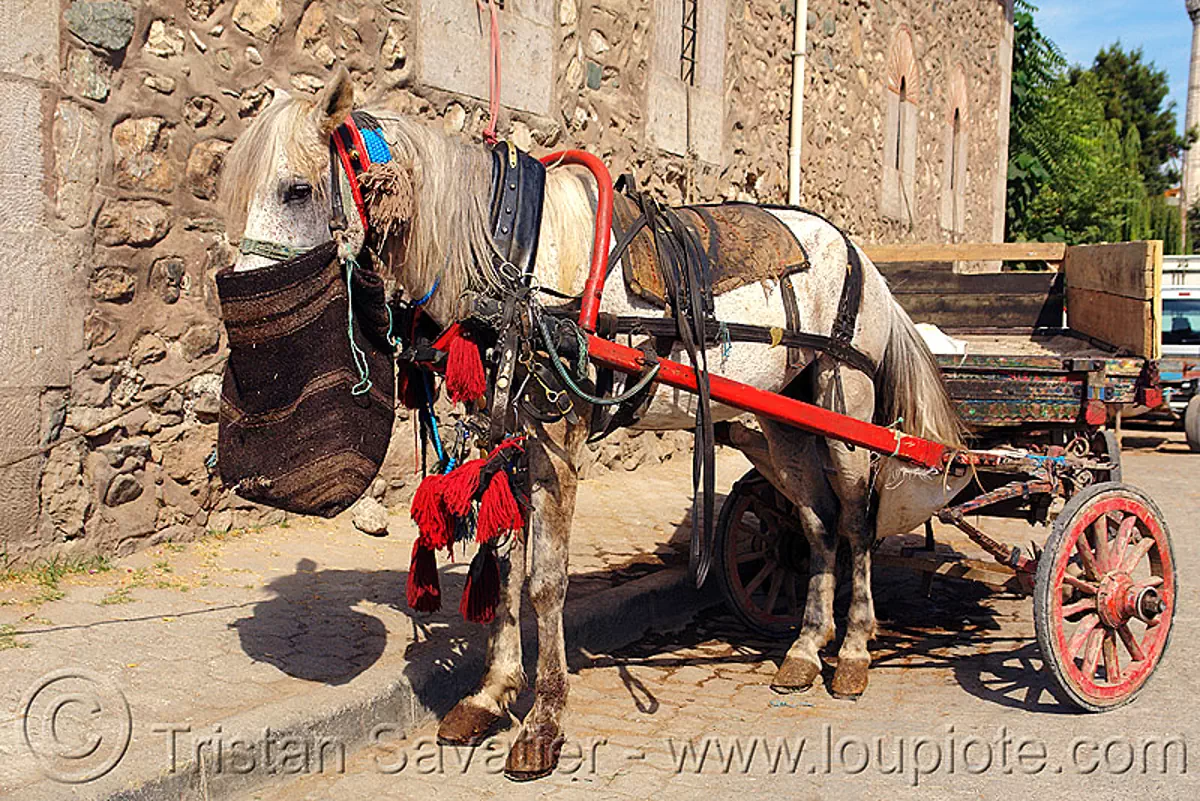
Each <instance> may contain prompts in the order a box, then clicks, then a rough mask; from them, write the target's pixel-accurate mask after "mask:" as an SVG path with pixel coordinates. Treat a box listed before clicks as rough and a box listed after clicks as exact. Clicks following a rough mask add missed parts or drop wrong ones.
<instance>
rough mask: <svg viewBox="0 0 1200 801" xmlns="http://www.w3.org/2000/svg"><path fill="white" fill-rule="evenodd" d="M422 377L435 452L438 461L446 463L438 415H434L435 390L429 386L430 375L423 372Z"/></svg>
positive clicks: (426, 411) (426, 410)
mask: <svg viewBox="0 0 1200 801" xmlns="http://www.w3.org/2000/svg"><path fill="white" fill-rule="evenodd" d="M421 374H422V376H423V377H424V381H423V382H422V383H424V384H425V413H426V414H427V415H429V430H430V432H431V433H432V434H433V451H434V453H436V454H437V457H438V461H439V462H441V461H444V460H445V458H446V453H445V451H443V450H442V437H441V435H440V434H439V433H438V424H437V415H435V414H434V413H433V389H432V388H431V387H430V386H429V383H430V379H429V373H428V372H426V371H424V370H422V371H421Z"/></svg>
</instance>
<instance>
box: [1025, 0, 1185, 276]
mask: <svg viewBox="0 0 1200 801" xmlns="http://www.w3.org/2000/svg"><path fill="white" fill-rule="evenodd" d="M1035 10H1036V9H1035V8H1034V7H1033V6H1032V5H1030V4H1029V3H1028V2H1026V0H1017V4H1016V11H1015V29H1014V44H1013V93H1012V119H1011V125H1010V134H1009V164H1008V208H1007V210H1006V211H1007V224H1008V231H1007V236H1008V239H1009V240H1010V241H1021V240H1028V241H1049V242H1067V243H1069V244H1084V243H1092V242H1106V241H1107V242H1113V241H1122V240H1130V239H1148V238H1152V239H1163V240H1164V245H1165V248H1166V252H1168V253H1173V252H1175V251H1177V250H1178V248H1179V234H1180V230H1179V229H1180V223H1179V219H1178V218H1179V215H1178V210H1177V209H1172V208H1171V207H1170V206H1168V205H1167V204H1166V200H1165V198H1164V197H1163V194H1162V193H1163V189H1164V188H1165V187H1166V185H1167V183H1166V182H1168V181H1169V180H1170V179H1171V177H1172V176H1171V174H1170V173H1168V172H1164V171H1162V170H1161V169H1160V166H1161V165H1162V164H1163V162H1164V161H1166V159H1167V157H1168V156H1169V155H1170V154H1173V153H1177V152H1178V146H1179V145H1181V144H1182V140H1181V139H1180V138H1179V137H1178V136H1174V139H1171V138H1169V137H1165V136H1164V134H1163V131H1162V125H1163V124H1168V125H1169V131H1170V132H1171V133H1172V135H1174V134H1173V132H1174V125H1175V122H1174V120H1175V117H1174V111H1173V110H1172V107H1171V106H1168V107H1167V108H1166V109H1165V110H1163V109H1160V108H1159V107H1160V106H1161V103H1162V100H1163V98H1164V97H1165V96H1166V88H1165V74H1164V73H1162V72H1160V71H1156V70H1154V68H1153V65H1146V64H1142V63H1141V52H1140V51H1134V52H1133V53H1132V54H1126V53H1124V52H1123V51H1122V50H1121V49H1120V47H1119V46H1118V45H1114V46H1113V47H1111V48H1107V49H1106V50H1103V51H1101V53H1100V55H1099V56H1097V58H1096V65H1095V67H1094V68H1093V69H1090V70H1084V69H1080V68H1078V67H1077V68H1074V69H1071V70H1067V68H1066V60H1065V59H1064V58H1063V56H1062V53H1061V52H1060V51H1059V50H1058V48H1057V47H1056V46H1055V44H1054V43H1053V42H1052V41H1050V40H1049V39H1047V38H1046V37H1045V36H1044V35H1043V34H1042V33H1041V32H1040V31H1039V30H1038V29H1037V26H1036V24H1035V22H1034V18H1033V13H1032V12H1033V11H1035ZM1126 73H1128V74H1126ZM1160 84H1161V85H1160ZM1160 90H1161V92H1160ZM1159 154H1162V155H1161V157H1160V155H1159ZM1155 159H1158V160H1157V161H1155ZM1148 165H1149V166H1148ZM1172 220H1174V222H1172Z"/></svg>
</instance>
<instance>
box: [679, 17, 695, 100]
mask: <svg viewBox="0 0 1200 801" xmlns="http://www.w3.org/2000/svg"><path fill="white" fill-rule="evenodd" d="M682 5H683V26H682V31H683V39H682V41H681V43H680V52H679V78H680V80H682V81H683V82H684V83H686V84H687V85H688V86H695V85H696V0H682Z"/></svg>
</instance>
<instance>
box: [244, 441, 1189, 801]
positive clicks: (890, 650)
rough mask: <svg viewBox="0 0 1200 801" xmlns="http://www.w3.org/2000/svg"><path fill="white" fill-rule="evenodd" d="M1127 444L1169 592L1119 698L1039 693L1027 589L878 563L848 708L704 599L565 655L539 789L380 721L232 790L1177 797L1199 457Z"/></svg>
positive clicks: (497, 760) (490, 763) (330, 795)
mask: <svg viewBox="0 0 1200 801" xmlns="http://www.w3.org/2000/svg"><path fill="white" fill-rule="evenodd" d="M1126 445H1127V447H1128V448H1131V450H1129V451H1128V452H1127V453H1126V456H1125V476H1126V479H1127V480H1128V481H1130V482H1132V483H1134V484H1136V485H1139V486H1141V487H1143V488H1144V489H1146V490H1148V491H1149V492H1150V493H1151V494H1152V495H1153V496H1154V497H1155V498H1156V499H1157V501H1158V503H1159V504H1160V505H1161V506H1162V508H1163V510H1164V512H1165V514H1166V516H1167V519H1168V521H1169V524H1170V525H1171V526H1172V535H1173V538H1174V550H1175V554H1176V559H1177V562H1178V572H1179V576H1180V583H1181V587H1182V589H1181V595H1180V598H1179V609H1180V612H1179V613H1178V614H1177V616H1176V621H1175V625H1176V627H1177V628H1176V629H1175V633H1174V637H1173V641H1172V644H1171V649H1170V651H1169V652H1168V655H1167V657H1166V660H1165V662H1164V663H1163V664H1162V666H1161V667H1160V669H1159V671H1158V675H1157V676H1156V677H1155V680H1154V681H1152V682H1151V684H1150V685H1149V686H1148V687H1147V689H1146V691H1145V692H1144V693H1143V694H1142V696H1141V697H1140V698H1139V699H1138V700H1137V702H1136V703H1134V704H1132V705H1130V706H1127V707H1124V708H1122V709H1119V710H1116V711H1113V712H1109V713H1105V714H1101V715H1087V714H1081V713H1077V712H1074V711H1073V710H1071V709H1069V708H1067V707H1065V706H1064V705H1062V704H1061V703H1060V702H1059V701H1058V700H1057V699H1056V698H1055V696H1054V695H1053V694H1052V693H1051V691H1050V690H1049V687H1048V684H1047V679H1046V677H1044V676H1043V674H1042V673H1041V658H1040V656H1039V654H1038V650H1037V643H1036V640H1035V639H1034V636H1033V627H1032V604H1031V602H1030V601H1029V600H1028V599H1024V598H1017V597H1014V596H1012V595H989V594H987V593H986V592H985V591H983V590H981V589H980V588H978V587H975V586H973V585H965V584H961V583H951V582H948V581H940V580H939V581H937V582H936V583H934V585H933V588H932V597H930V598H924V597H922V595H921V590H920V581H919V580H918V579H916V578H915V577H913V576H912V574H910V573H904V572H900V571H894V570H881V571H878V572H877V576H876V581H875V586H876V593H877V606H878V609H879V615H880V618H881V632H880V636H879V638H878V639H877V640H876V642H875V643H874V645H873V656H874V665H873V668H872V673H871V686H870V688H869V690H868V692H867V694H866V695H865V696H863V697H862V698H861V699H860V700H859V701H857V702H852V701H840V700H835V699H834V698H832V697H831V696H830V695H829V693H828V692H827V690H826V689H825V688H824V687H818V688H816V689H814V690H812V691H810V692H809V693H807V694H803V695H789V696H781V695H777V694H774V693H773V692H772V691H771V690H770V689H769V687H768V686H767V683H768V681H769V679H770V677H771V675H772V674H773V672H774V670H775V667H776V664H777V662H778V661H779V659H780V657H781V656H782V653H783V651H784V649H785V647H786V646H785V645H781V644H779V643H774V642H769V641H762V640H758V639H755V638H754V637H751V636H749V635H748V633H747V632H746V631H745V630H744V629H743V628H741V627H740V626H739V624H738V623H737V622H735V621H734V620H733V619H732V618H731V617H730V616H728V615H726V614H725V613H724V612H723V611H721V610H717V611H714V612H712V613H708V614H706V615H703V616H702V617H701V618H700V619H699V620H697V621H695V622H694V623H693V624H692V625H691V626H689V627H688V628H687V629H686V630H684V631H681V632H675V633H662V634H658V635H654V636H650V637H647V638H645V639H644V640H642V641H641V642H639V643H637V644H635V645H633V646H630V647H627V648H624V649H622V650H620V651H617V652H614V653H612V654H592V655H588V656H585V657H584V658H582V659H579V660H577V664H575V665H574V666H573V670H574V671H575V674H574V676H573V677H572V685H571V686H572V690H571V700H570V709H569V712H568V716H567V734H568V742H567V744H566V746H565V748H564V752H563V753H564V757H563V760H562V763H561V765H560V768H559V770H558V772H557V773H555V774H554V775H553V776H551V777H548V778H546V779H543V780H540V781H539V782H537V783H534V784H513V783H511V782H509V781H507V780H506V779H505V778H503V776H502V775H501V770H502V768H503V762H504V753H505V749H506V745H507V742H508V741H509V739H510V738H511V737H512V736H513V734H514V733H515V728H509V729H507V730H504V731H500V732H498V733H497V734H496V736H495V737H494V738H493V739H492V740H490V741H488V743H487V744H485V746H481V747H480V748H478V749H476V750H474V751H471V750H468V749H456V748H449V747H447V748H442V749H439V748H438V747H436V745H435V744H434V740H433V735H434V727H433V726H429V727H427V728H425V729H424V730H422V731H419V732H417V733H416V734H414V735H410V736H409V737H408V738H406V739H400V738H398V737H396V736H394V735H393V734H392V733H390V732H388V731H386V730H382V731H380V732H379V737H378V744H377V745H376V746H374V747H369V748H365V749H363V750H362V751H360V752H358V753H355V754H352V755H351V756H350V758H349V759H348V760H347V761H346V763H345V764H344V765H336V764H335V765H329V766H313V765H312V764H311V763H310V764H308V765H306V766H305V770H306V771H307V772H306V773H305V775H301V776H299V777H298V778H294V779H292V780H290V781H289V782H284V783H281V784H280V785H279V786H276V787H272V788H270V789H269V790H265V791H261V792H258V793H254V794H252V795H249V796H247V797H248V798H254V799H257V800H258V801H302V800H303V801H309V800H312V801H317V800H318V799H347V798H396V799H400V798H436V799H438V801H452V800H453V799H460V798H461V799H468V798H470V799H476V798H505V799H506V798H530V797H535V796H538V797H544V798H550V799H572V798H577V797H578V798H582V797H584V795H585V794H586V795H587V796H588V797H600V798H647V799H651V798H652V799H655V800H656V801H662V799H672V800H674V799H687V798H703V799H713V798H732V797H736V795H737V794H753V795H754V796H755V797H763V796H764V795H765V796H767V797H778V798H843V797H851V798H889V799H890V798H895V797H901V796H904V797H916V796H917V795H918V794H919V795H920V796H921V797H923V798H950V797H965V798H996V797H1010V798H1021V799H1026V798H1063V797H1067V796H1070V797H1079V798H1091V799H1109V798H1117V797H1121V798H1124V797H1130V796H1134V795H1140V796H1141V797H1146V798H1183V797H1185V796H1187V797H1191V796H1194V794H1195V789H1196V784H1195V781H1194V779H1193V778H1192V777H1191V774H1192V773H1194V772H1195V770H1196V769H1197V767H1198V766H1197V764H1196V762H1197V759H1198V757H1197V753H1196V750H1197V748H1200V745H1198V743H1200V723H1197V720H1196V706H1195V699H1196V698H1197V697H1198V696H1200V681H1198V680H1197V676H1196V673H1195V672H1194V671H1192V670H1191V660H1192V658H1193V657H1194V656H1196V655H1197V654H1198V653H1200V648H1198V647H1197V634H1198V633H1200V632H1198V628H1200V625H1198V622H1197V608H1198V607H1200V597H1198V596H1200V593H1198V591H1197V584H1196V582H1195V581H1194V580H1191V579H1190V578H1189V577H1190V576H1194V575H1196V574H1197V571H1198V569H1200V555H1198V548H1197V545H1198V544H1200V534H1198V533H1197V531H1196V528H1195V520H1196V518H1197V515H1198V513H1200V485H1198V484H1196V483H1195V482H1194V480H1193V477H1194V475H1195V473H1193V471H1196V470H1198V469H1200V455H1194V454H1191V453H1189V452H1188V451H1187V448H1186V446H1184V445H1182V444H1181V440H1180V437H1179V436H1178V435H1176V434H1174V433H1170V434H1167V433H1162V432H1154V431H1150V432H1141V431H1139V432H1130V433H1129V435H1128V439H1127V443H1126ZM998 528H999V530H1000V531H1001V532H1002V534H1003V538H1007V539H1011V540H1013V541H1017V539H1018V538H1019V540H1020V541H1022V542H1028V540H1029V538H1030V536H1031V530H1030V529H1029V528H1028V527H1025V526H1015V527H1014V526H1008V525H1004V524H1001V525H1000V526H999V527H998ZM988 530H989V531H992V530H994V529H992V528H991V527H989V529H988ZM1033 536H1039V535H1036V534H1034V535H1033ZM831 667H832V666H831V665H827V668H829V669H827V670H826V676H825V681H826V682H828V681H829V679H830V678H831V675H832V670H831ZM527 695H528V694H527ZM522 702H523V706H522V707H521V708H520V709H518V710H517V712H518V714H520V713H523V712H524V710H525V708H526V707H527V705H528V703H529V699H528V698H527V697H526V698H523V699H522ZM1189 747H1190V748H1191V749H1192V753H1191V754H1187V752H1186V749H1187V748H1189ZM1164 751H1165V753H1166V761H1165V770H1164V769H1163V753H1164ZM1188 756H1190V757H1192V760H1191V762H1190V763H1188V762H1187V757H1188Z"/></svg>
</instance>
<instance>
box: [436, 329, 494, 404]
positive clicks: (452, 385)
mask: <svg viewBox="0 0 1200 801" xmlns="http://www.w3.org/2000/svg"><path fill="white" fill-rule="evenodd" d="M486 391H487V377H486V376H485V375H484V374H483V359H482V358H481V357H480V355H479V346H477V345H476V344H475V343H474V342H472V341H471V340H469V339H467V338H466V337H465V336H463V335H462V334H461V333H460V334H459V335H458V336H456V337H454V338H453V339H452V340H450V353H449V355H448V356H447V357H446V392H447V393H448V394H449V395H450V400H452V401H454V402H455V403H470V402H471V401H473V400H475V399H476V398H479V397H482V396H483V393H484V392H486Z"/></svg>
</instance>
